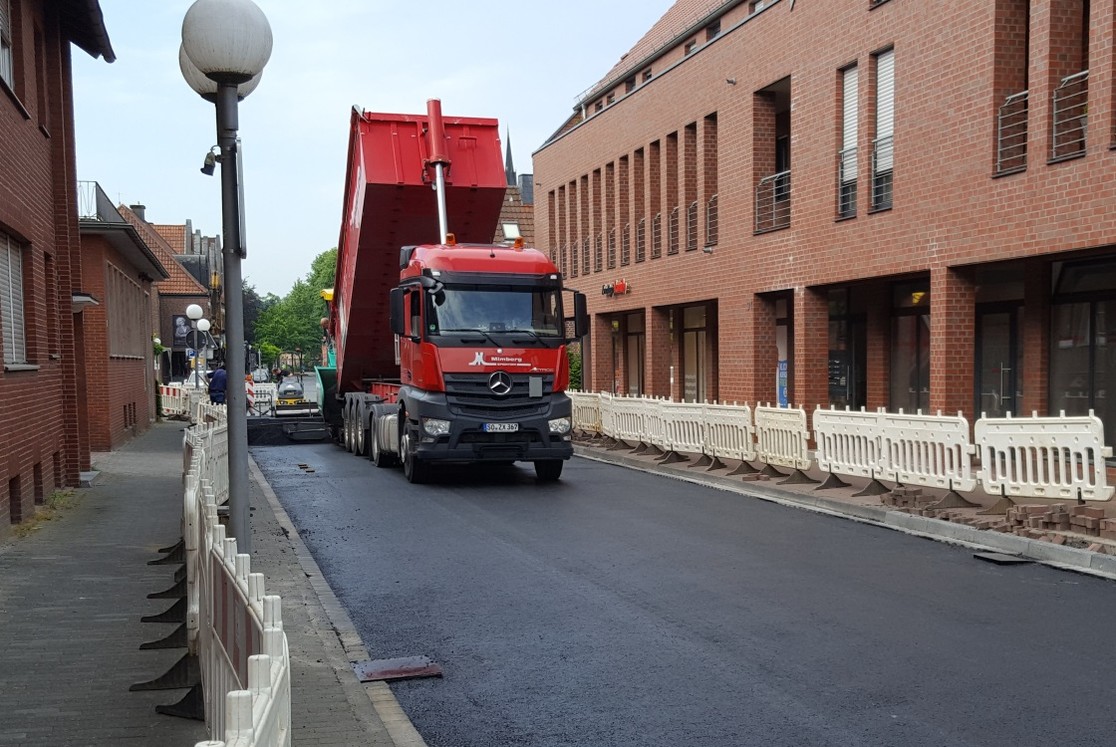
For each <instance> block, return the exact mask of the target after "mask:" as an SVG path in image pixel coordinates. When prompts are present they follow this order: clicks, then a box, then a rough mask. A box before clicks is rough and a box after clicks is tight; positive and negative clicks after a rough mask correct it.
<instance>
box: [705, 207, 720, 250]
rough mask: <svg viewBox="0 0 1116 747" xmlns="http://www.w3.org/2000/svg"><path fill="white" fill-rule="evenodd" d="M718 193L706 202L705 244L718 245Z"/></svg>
mask: <svg viewBox="0 0 1116 747" xmlns="http://www.w3.org/2000/svg"><path fill="white" fill-rule="evenodd" d="M717 231H718V221H717V195H713V196H712V197H710V198H709V201H708V202H707V203H705V245H706V246H716V244H717V238H718V234H717Z"/></svg>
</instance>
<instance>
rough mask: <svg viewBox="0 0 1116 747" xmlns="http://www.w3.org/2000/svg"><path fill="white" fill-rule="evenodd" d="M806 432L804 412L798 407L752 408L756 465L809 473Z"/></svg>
mask: <svg viewBox="0 0 1116 747" xmlns="http://www.w3.org/2000/svg"><path fill="white" fill-rule="evenodd" d="M809 438H810V432H809V431H808V430H807V429H806V411H805V410H804V409H802V408H800V407H798V408H790V407H772V406H771V405H760V406H757V407H756V454H757V458H758V459H759V460H760V461H763V462H766V463H767V464H770V465H772V466H775V467H788V468H790V469H809V467H810V464H811V463H812V461H813V460H812V459H811V458H810V450H809Z"/></svg>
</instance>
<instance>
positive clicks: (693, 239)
mask: <svg viewBox="0 0 1116 747" xmlns="http://www.w3.org/2000/svg"><path fill="white" fill-rule="evenodd" d="M697 248H698V204H697V200H694V201H693V202H691V203H690V204H689V206H688V207H687V208H686V251H688V252H692V251H696V250H697Z"/></svg>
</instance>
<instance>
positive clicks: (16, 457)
mask: <svg viewBox="0 0 1116 747" xmlns="http://www.w3.org/2000/svg"><path fill="white" fill-rule="evenodd" d="M87 4H88V5H89V6H90V8H89V10H90V13H89V15H88V19H89V20H88V21H87V22H86V23H88V24H89V25H88V26H85V25H83V24H81V23H74V22H73V21H72V19H71V20H70V21H68V22H66V23H64V22H63V20H62V19H61V18H60V13H61V10H60V9H59V7H58V6H59V4H58V3H54V2H42V3H39V2H33V3H28V2H23V3H20V4H19V8H20V10H21V12H20V13H18V14H13V16H12V18H13V26H12V29H11V38H12V63H13V64H12V71H13V74H12V78H11V80H10V81H5V80H2V79H0V143H3V146H2V147H0V234H3V235H4V236H6V237H7V239H8V240H9V241H11V242H13V243H14V245H16V246H18V247H19V251H20V254H21V257H22V263H23V275H22V292H23V311H24V331H25V333H26V348H27V352H26V361H14V360H2V353H0V364H2V365H0V402H2V403H3V407H0V537H3V536H5V535H6V534H7V533H8V532H9V531H10V526H11V524H13V523H19V522H20V521H24V520H26V519H27V518H29V517H31V516H33V515H34V512H35V510H36V509H35V507H36V506H37V505H38V504H41V503H43V501H44V500H45V499H46V497H47V496H49V495H50V493H51V491H53V490H54V489H56V488H61V487H69V486H76V485H77V484H78V482H79V479H80V473H81V471H82V470H87V469H89V467H90V463H89V431H88V419H87V417H86V404H87V401H88V393H87V391H86V388H85V380H84V377H83V376H82V375H81V371H80V368H81V366H80V361H81V360H82V359H83V357H84V355H85V351H84V339H83V334H84V328H85V325H86V322H85V320H84V319H83V315H82V314H75V313H72V312H71V294H73V293H77V292H79V291H83V290H84V288H83V287H82V286H83V283H84V278H83V275H82V267H81V254H80V243H79V235H78V220H77V213H76V211H75V209H74V206H75V205H76V204H77V197H76V183H77V182H76V176H75V173H76V167H75V159H74V133H73V97H72V87H71V70H70V60H71V46H70V44H71V42H74V43H76V44H78V45H79V46H81V47H82V48H83V49H85V50H86V51H87V52H89V53H90V54H92V55H94V56H101V55H103V56H104V57H105V59H106V60H108V61H110V62H111V61H112V59H114V56H113V53H112V49H111V47H110V45H109V43H108V37H107V36H106V35H105V33H104V28H103V26H101V24H100V23H99V19H100V9H99V7H97V3H96V2H89V3H87ZM92 11H96V12H95V13H94V12H92ZM94 18H96V19H98V22H97V23H94V22H93V21H92V19H94ZM63 29H66V30H65V32H64V31H63ZM36 32H37V33H38V46H39V48H40V49H41V51H42V54H41V55H36ZM67 34H68V35H69V36H67ZM0 350H2V348H0Z"/></svg>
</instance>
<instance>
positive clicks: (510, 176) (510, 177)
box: [504, 129, 519, 186]
mask: <svg viewBox="0 0 1116 747" xmlns="http://www.w3.org/2000/svg"><path fill="white" fill-rule="evenodd" d="M506 132H507V136H506V137H507V143H508V146H507V151H506V155H505V156H504V176H505V177H506V178H507V181H508V184H509V185H510V186H515V184H516V183H517V182H518V181H519V180H518V179H517V178H516V175H515V164H513V163H512V154H511V130H510V129H508V130H506Z"/></svg>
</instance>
